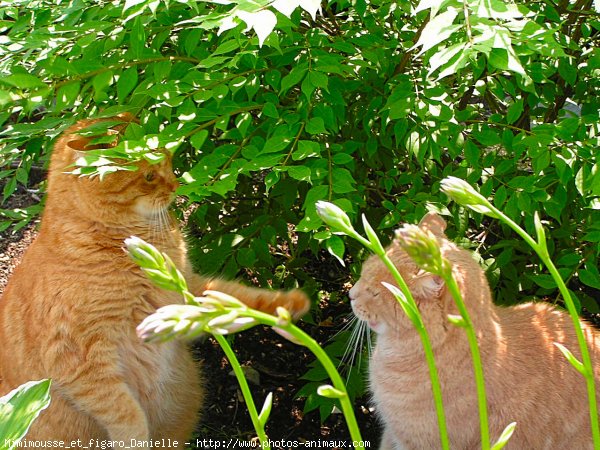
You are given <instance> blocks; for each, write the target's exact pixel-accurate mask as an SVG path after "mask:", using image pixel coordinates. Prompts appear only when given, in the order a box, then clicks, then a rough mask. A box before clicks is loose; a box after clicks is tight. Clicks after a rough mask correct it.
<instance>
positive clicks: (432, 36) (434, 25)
mask: <svg viewBox="0 0 600 450" xmlns="http://www.w3.org/2000/svg"><path fill="white" fill-rule="evenodd" d="M457 16H458V10H457V9H455V8H448V10H446V11H445V12H443V13H442V14H440V15H438V16H436V17H434V18H433V19H432V20H430V21H429V23H428V24H427V25H425V28H424V29H423V32H422V33H421V36H420V37H419V40H418V41H417V43H416V44H415V47H421V50H420V51H419V53H418V55H421V54H423V53H425V52H426V51H427V50H429V49H430V48H433V47H434V46H436V45H437V44H439V43H440V42H443V41H445V40H447V39H448V38H449V37H450V36H452V34H453V33H455V32H456V31H458V30H460V29H461V28H462V25H452V23H453V22H454V19H456V17H457ZM418 55H417V56H418Z"/></svg>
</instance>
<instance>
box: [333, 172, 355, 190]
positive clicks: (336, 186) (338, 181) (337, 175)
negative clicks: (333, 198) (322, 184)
mask: <svg viewBox="0 0 600 450" xmlns="http://www.w3.org/2000/svg"><path fill="white" fill-rule="evenodd" d="M332 181H333V192H335V193H336V194H347V193H348V192H354V191H356V187H355V184H356V181H355V180H354V178H353V177H352V174H351V173H350V171H349V170H347V169H344V168H341V167H335V168H334V169H333V171H332Z"/></svg>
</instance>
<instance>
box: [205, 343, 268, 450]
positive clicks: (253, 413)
mask: <svg viewBox="0 0 600 450" xmlns="http://www.w3.org/2000/svg"><path fill="white" fill-rule="evenodd" d="M212 336H213V337H214V338H215V339H216V340H217V342H218V343H219V345H220V346H221V348H222V349H223V352H224V353H225V356H227V359H228V360H229V363H230V364H231V367H232V368H233V372H234V373H235V377H236V378H237V380H238V383H239V385H240V389H241V390H242V395H243V396H244V401H245V402H246V407H247V408H248V413H249V414H250V419H251V420H252V425H254V429H255V430H256V434H257V435H258V439H259V440H260V448H261V449H263V450H270V448H271V447H270V446H269V439H268V437H267V434H266V433H265V429H264V427H263V425H262V424H261V423H260V420H259V419H258V411H257V409H256V405H255V404H254V399H253V398H252V393H251V392H250V387H249V386H248V381H247V380H246V376H245V375H244V371H243V370H242V366H241V365H240V363H239V361H238V359H237V357H236V356H235V353H234V351H233V349H232V348H231V345H229V342H227V339H226V338H225V337H224V336H222V335H220V334H216V333H214V334H213V335H212Z"/></svg>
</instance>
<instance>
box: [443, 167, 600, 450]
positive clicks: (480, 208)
mask: <svg viewBox="0 0 600 450" xmlns="http://www.w3.org/2000/svg"><path fill="white" fill-rule="evenodd" d="M442 191H443V192H444V193H445V194H446V195H448V197H450V198H451V199H453V200H454V201H455V202H457V203H458V204H460V205H463V206H467V207H468V208H471V209H473V210H475V211H477V212H479V213H482V214H485V215H488V216H490V217H493V218H497V219H500V220H501V221H503V222H504V223H505V224H507V225H508V226H509V227H510V228H512V229H513V230H514V231H515V232H516V233H517V234H518V235H519V236H521V237H522V238H523V240H524V241H525V242H527V244H529V246H530V247H531V248H533V249H534V250H535V252H536V253H537V254H538V256H539V257H540V259H541V260H542V262H543V263H544V265H545V266H546V267H547V268H548V271H549V272H550V274H551V276H552V278H553V279H554V282H555V283H556V285H557V286H558V289H559V291H560V293H561V295H562V297H563V299H564V302H565V306H566V307H567V311H568V312H569V315H570V316H571V320H572V322H573V327H574V328H575V334H576V336H577V343H578V344H579V350H580V352H581V359H582V365H583V370H580V369H579V368H578V367H577V366H576V365H574V366H575V367H576V368H577V369H578V370H579V371H580V372H581V373H582V375H583V376H584V378H585V380H586V383H587V391H588V405H589V410H590V424H591V428H592V438H593V441H594V448H595V449H600V428H599V424H598V405H597V404H596V385H595V380H594V368H593V366H592V360H591V358H590V353H589V349H588V346H587V342H586V340H585V336H584V334H583V329H582V328H581V322H580V320H579V314H578V312H577V309H576V308H575V304H574V303H573V299H572V298H571V294H570V293H569V290H568V289H567V286H566V284H565V282H564V281H563V279H562V277H561V276H560V273H559V272H558V270H557V269H556V266H555V265H554V263H553V262H552V259H551V258H550V255H549V254H548V248H547V245H546V238H545V236H544V229H543V227H542V225H541V223H540V221H539V218H538V216H537V215H536V216H535V228H536V233H537V238H538V239H537V241H536V240H535V239H533V238H532V237H531V236H530V235H529V234H527V232H526V231H525V230H524V229H523V228H521V227H520V226H519V225H517V223H515V222H514V221H513V220H512V219H510V217H508V216H507V215H506V214H504V213H503V212H502V211H500V210H499V209H498V208H496V207H495V206H494V205H492V203H491V202H490V201H489V200H488V199H487V198H485V197H484V196H482V195H481V194H480V193H479V192H477V191H476V190H475V189H474V188H473V187H472V186H471V185H470V184H469V183H467V182H466V181H464V180H461V179H459V178H456V177H447V178H445V179H444V180H442Z"/></svg>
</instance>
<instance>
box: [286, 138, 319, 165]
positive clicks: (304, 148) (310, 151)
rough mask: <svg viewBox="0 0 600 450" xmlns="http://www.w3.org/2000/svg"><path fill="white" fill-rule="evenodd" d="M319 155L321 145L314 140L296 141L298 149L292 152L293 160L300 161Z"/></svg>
mask: <svg viewBox="0 0 600 450" xmlns="http://www.w3.org/2000/svg"><path fill="white" fill-rule="evenodd" d="M320 155H321V146H320V145H319V143H318V142H315V141H304V140H300V141H298V149H297V150H295V151H294V152H293V153H292V159H293V160H294V161H300V160H302V159H306V158H314V157H318V156H320Z"/></svg>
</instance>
